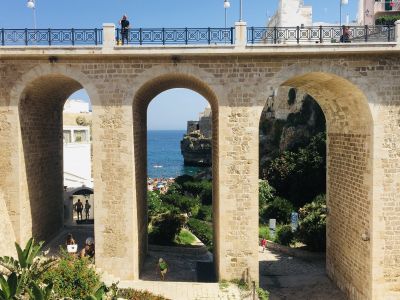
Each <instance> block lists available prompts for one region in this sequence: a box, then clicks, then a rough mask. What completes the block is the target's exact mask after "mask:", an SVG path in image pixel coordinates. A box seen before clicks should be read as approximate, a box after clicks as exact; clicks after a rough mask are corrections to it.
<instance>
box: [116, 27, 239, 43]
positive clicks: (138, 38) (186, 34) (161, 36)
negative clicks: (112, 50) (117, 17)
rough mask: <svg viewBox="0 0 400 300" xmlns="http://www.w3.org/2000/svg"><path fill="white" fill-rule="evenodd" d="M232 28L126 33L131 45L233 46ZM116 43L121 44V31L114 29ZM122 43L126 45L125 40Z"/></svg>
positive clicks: (156, 30) (131, 30) (140, 29)
mask: <svg viewBox="0 0 400 300" xmlns="http://www.w3.org/2000/svg"><path fill="white" fill-rule="evenodd" d="M233 31H234V28H233V27H229V28H210V27H209V28H137V29H136V28H134V29H129V30H128V32H127V35H126V36H127V40H128V44H133V45H194V44H196V45H200V44H208V45H212V44H233V43H234V39H233V37H234V33H233ZM116 38H117V41H119V42H121V43H122V38H123V36H122V32H121V29H116ZM124 43H126V38H125V41H124Z"/></svg>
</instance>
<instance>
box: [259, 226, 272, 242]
mask: <svg viewBox="0 0 400 300" xmlns="http://www.w3.org/2000/svg"><path fill="white" fill-rule="evenodd" d="M258 237H259V238H260V239H261V238H265V239H266V240H271V235H270V233H269V228H268V226H260V227H259V228H258Z"/></svg>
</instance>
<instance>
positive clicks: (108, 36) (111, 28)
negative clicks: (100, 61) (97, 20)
mask: <svg viewBox="0 0 400 300" xmlns="http://www.w3.org/2000/svg"><path fill="white" fill-rule="evenodd" d="M114 46H115V25H114V24H113V23H104V24H103V49H108V50H111V49H114Z"/></svg>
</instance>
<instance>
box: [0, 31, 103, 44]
mask: <svg viewBox="0 0 400 300" xmlns="http://www.w3.org/2000/svg"><path fill="white" fill-rule="evenodd" d="M102 43H103V30H102V29H97V28H95V29H74V28H71V29H51V28H48V29H0V44H1V45H2V46H53V45H54V46H57V45H62V46H64V45H71V46H75V45H100V44H102Z"/></svg>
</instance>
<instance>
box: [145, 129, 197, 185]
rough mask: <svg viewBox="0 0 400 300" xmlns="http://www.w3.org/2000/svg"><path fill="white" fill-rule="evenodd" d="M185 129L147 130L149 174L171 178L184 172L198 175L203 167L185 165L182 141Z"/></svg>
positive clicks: (152, 176) (150, 175)
mask: <svg viewBox="0 0 400 300" xmlns="http://www.w3.org/2000/svg"><path fill="white" fill-rule="evenodd" d="M185 133H186V131H185V130H148V131H147V176H148V177H151V178H170V177H174V178H175V177H177V176H180V175H183V174H188V175H196V174H197V173H198V172H201V171H202V170H204V168H201V167H185V166H184V165H183V156H182V154H181V145H180V142H181V140H182V138H183V136H184V134H185Z"/></svg>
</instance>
